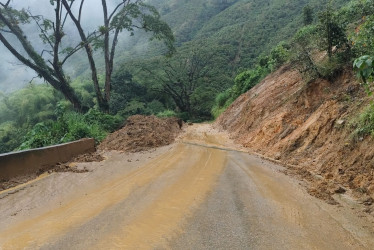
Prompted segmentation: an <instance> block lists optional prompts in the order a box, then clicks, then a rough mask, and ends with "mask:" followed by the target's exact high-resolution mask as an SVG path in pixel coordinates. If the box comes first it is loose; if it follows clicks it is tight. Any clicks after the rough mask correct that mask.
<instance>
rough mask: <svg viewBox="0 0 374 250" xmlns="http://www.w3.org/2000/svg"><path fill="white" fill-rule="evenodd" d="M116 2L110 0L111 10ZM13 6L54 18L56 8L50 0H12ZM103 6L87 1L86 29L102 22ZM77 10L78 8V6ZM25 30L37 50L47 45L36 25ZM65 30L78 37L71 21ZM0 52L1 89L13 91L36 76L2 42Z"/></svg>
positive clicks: (98, 0)
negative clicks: (40, 38)
mask: <svg viewBox="0 0 374 250" xmlns="http://www.w3.org/2000/svg"><path fill="white" fill-rule="evenodd" d="M2 2H4V0H2ZM79 2H80V1H77V2H76V3H75V5H76V6H78V5H79ZM115 3H118V1H115V0H114V1H108V8H109V10H111V9H113V8H114V6H115ZM11 6H12V7H14V8H17V9H22V8H24V9H28V10H30V11H31V13H32V14H33V15H43V16H45V17H47V18H50V19H52V20H53V16H54V8H53V6H52V5H51V4H50V0H12V1H11ZM101 7H102V5H101V0H86V1H85V5H84V11H83V15H82V21H83V23H84V28H85V29H86V30H91V31H92V30H94V29H96V28H97V27H98V26H99V25H100V23H102V19H103V14H102V9H101ZM75 10H77V7H76V8H75ZM25 30H27V31H29V32H27V33H29V34H27V33H26V35H27V36H28V38H29V40H30V41H31V42H32V44H33V45H34V46H35V47H36V48H37V50H38V51H39V52H41V51H42V50H43V47H44V46H45V45H43V44H42V43H41V42H40V40H39V34H38V32H37V30H36V29H35V27H34V26H32V25H28V26H26V27H25ZM65 32H66V33H68V34H69V37H78V34H77V33H76V28H75V27H73V26H72V25H71V22H70V23H69V22H68V23H67V25H66V27H65ZM68 42H69V41H68ZM70 42H71V41H70ZM0 53H1V63H0V91H3V92H11V91H14V90H16V89H19V88H20V87H22V86H25V85H26V84H27V83H28V82H30V80H31V79H32V78H33V77H35V76H36V74H35V73H34V72H33V71H32V70H30V69H27V68H26V67H25V66H23V65H21V64H20V63H19V61H18V60H17V59H16V58H15V57H14V56H13V55H12V54H10V53H9V52H8V51H7V50H6V48H5V47H4V45H3V44H2V43H0ZM37 81H41V80H37Z"/></svg>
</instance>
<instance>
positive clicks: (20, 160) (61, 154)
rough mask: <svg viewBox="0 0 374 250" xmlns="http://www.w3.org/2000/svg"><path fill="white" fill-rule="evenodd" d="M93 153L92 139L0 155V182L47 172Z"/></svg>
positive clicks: (93, 143) (93, 142) (93, 144)
mask: <svg viewBox="0 0 374 250" xmlns="http://www.w3.org/2000/svg"><path fill="white" fill-rule="evenodd" d="M94 151H95V140H94V139H82V140H79V141H75V142H69V143H65V144H60V145H56V146H50V147H45V148H38V149H32V150H25V151H20V152H14V153H13V152H12V153H7V154H0V181H1V180H10V179H13V178H15V177H21V176H27V175H30V174H35V173H36V172H38V171H40V170H48V169H49V168H51V167H53V166H54V165H56V164H57V163H59V162H67V161H69V160H71V159H72V158H74V157H76V156H78V155H81V154H85V153H91V152H94Z"/></svg>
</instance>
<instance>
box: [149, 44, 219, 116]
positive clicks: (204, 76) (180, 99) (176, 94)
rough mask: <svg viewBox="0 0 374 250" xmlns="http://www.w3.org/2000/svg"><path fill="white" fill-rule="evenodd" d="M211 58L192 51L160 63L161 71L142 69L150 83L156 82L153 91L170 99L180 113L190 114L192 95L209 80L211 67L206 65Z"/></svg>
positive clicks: (200, 52) (205, 54) (208, 54)
mask: <svg viewBox="0 0 374 250" xmlns="http://www.w3.org/2000/svg"><path fill="white" fill-rule="evenodd" d="M213 56H214V54H213V53H212V52H210V53H206V52H205V53H204V52H202V51H198V50H192V51H190V53H188V54H177V55H176V56H175V57H174V58H172V59H167V60H165V61H164V62H160V63H161V64H162V67H161V71H158V72H157V71H155V70H153V69H149V68H144V69H145V70H146V71H148V73H149V75H148V77H149V78H150V81H153V82H157V84H153V90H154V91H156V92H160V93H164V94H166V95H168V96H169V97H171V98H172V99H173V101H174V103H175V105H176V106H177V107H178V109H179V110H180V111H181V112H186V113H191V112H192V109H193V107H192V102H191V97H192V95H193V94H194V93H195V91H196V90H197V89H198V88H199V87H201V86H203V85H208V83H209V78H211V76H210V73H211V67H209V66H208V65H209V63H211V59H212V57H213Z"/></svg>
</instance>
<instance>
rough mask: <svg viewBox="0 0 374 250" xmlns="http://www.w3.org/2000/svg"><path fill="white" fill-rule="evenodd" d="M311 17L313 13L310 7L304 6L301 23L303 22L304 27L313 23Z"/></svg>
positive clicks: (312, 17)
mask: <svg viewBox="0 0 374 250" xmlns="http://www.w3.org/2000/svg"><path fill="white" fill-rule="evenodd" d="M313 15H314V12H313V9H312V7H310V6H309V5H307V6H305V7H304V9H303V21H304V25H305V26H306V25H310V24H312V23H313V20H314V16H313Z"/></svg>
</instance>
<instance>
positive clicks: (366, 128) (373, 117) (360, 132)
mask: <svg viewBox="0 0 374 250" xmlns="http://www.w3.org/2000/svg"><path fill="white" fill-rule="evenodd" d="M351 126H353V127H354V128H355V130H354V132H353V135H354V136H355V137H357V136H367V135H371V136H374V104H373V103H372V104H370V105H369V106H368V107H367V108H366V109H365V110H364V111H363V112H362V113H361V114H360V115H359V117H358V118H357V120H356V121H353V122H352V124H351Z"/></svg>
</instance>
